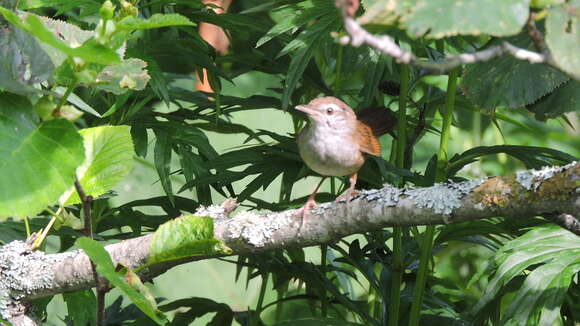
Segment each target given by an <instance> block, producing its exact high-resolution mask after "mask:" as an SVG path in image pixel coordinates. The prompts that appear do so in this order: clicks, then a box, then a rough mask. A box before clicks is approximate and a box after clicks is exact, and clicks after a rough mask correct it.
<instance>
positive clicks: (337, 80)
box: [334, 45, 344, 96]
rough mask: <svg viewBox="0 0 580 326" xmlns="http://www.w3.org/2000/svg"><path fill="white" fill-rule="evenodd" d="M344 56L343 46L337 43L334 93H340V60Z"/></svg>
mask: <svg viewBox="0 0 580 326" xmlns="http://www.w3.org/2000/svg"><path fill="white" fill-rule="evenodd" d="M343 58H344V46H342V45H338V56H337V58H336V77H335V80H334V88H335V95H336V96H339V95H340V87H341V81H342V62H343Z"/></svg>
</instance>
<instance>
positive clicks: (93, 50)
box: [0, 6, 120, 65]
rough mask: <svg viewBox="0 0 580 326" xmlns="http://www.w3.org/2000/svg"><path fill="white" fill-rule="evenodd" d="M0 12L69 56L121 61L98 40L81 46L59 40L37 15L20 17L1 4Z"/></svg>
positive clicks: (103, 60)
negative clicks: (73, 45) (72, 45)
mask: <svg viewBox="0 0 580 326" xmlns="http://www.w3.org/2000/svg"><path fill="white" fill-rule="evenodd" d="M0 14H2V15H3V16H4V18H6V20H8V21H9V22H10V23H12V24H14V25H15V26H17V27H19V28H21V29H23V30H24V31H26V32H28V33H30V34H32V35H33V36H35V37H36V38H38V39H39V40H41V41H42V42H44V43H46V44H48V45H50V46H52V47H54V48H56V49H58V50H60V51H62V52H64V53H66V54H67V55H69V56H72V57H79V58H81V59H82V60H84V61H85V62H90V63H98V64H103V65H107V64H114V63H118V62H120V60H119V56H118V55H117V53H115V51H113V50H111V49H109V48H107V47H105V46H103V45H101V44H99V43H97V42H96V41H91V40H89V41H87V42H85V43H83V45H81V46H78V47H71V46H70V45H68V44H66V43H65V42H63V41H61V40H59V39H58V38H57V37H56V36H55V34H54V33H53V32H51V31H50V30H48V29H47V28H46V27H45V26H44V24H43V23H42V21H41V20H40V18H39V17H38V16H36V15H33V14H29V13H27V14H25V16H24V17H22V18H20V17H18V16H17V15H16V14H15V13H13V12H12V11H10V10H8V9H6V8H4V7H1V6H0Z"/></svg>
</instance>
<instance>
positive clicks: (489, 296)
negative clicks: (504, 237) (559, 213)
mask: <svg viewBox="0 0 580 326" xmlns="http://www.w3.org/2000/svg"><path fill="white" fill-rule="evenodd" d="M537 264H542V265H541V266H538V267H536V268H535V269H534V266H535V265H537ZM529 269H533V271H532V272H531V273H525V271H526V270H529ZM489 270H491V271H493V274H491V275H492V277H491V279H490V280H489V284H488V285H487V287H486V289H485V293H484V295H483V296H482V297H481V299H480V300H479V302H478V303H477V304H476V305H475V307H474V309H473V310H474V312H476V313H480V312H481V311H482V310H483V308H485V307H486V306H487V305H489V304H490V303H491V302H492V301H494V300H496V299H499V298H498V296H499V295H500V293H501V292H502V291H503V290H504V289H505V287H506V286H508V283H509V282H511V281H512V280H514V279H515V278H516V277H517V276H520V275H525V281H524V283H523V285H522V286H520V287H518V289H517V291H516V298H515V300H513V301H512V302H511V303H510V307H509V308H508V310H507V311H506V314H505V315H504V316H503V318H504V323H502V325H504V324H506V323H505V322H507V320H509V319H515V320H514V321H520V322H519V323H518V324H519V325H525V324H530V323H531V324H535V325H538V323H537V321H536V322H534V320H533V318H536V315H535V314H534V313H535V312H537V311H540V310H542V309H543V308H545V309H547V310H544V311H543V312H542V315H543V316H542V319H543V320H551V321H552V322H553V321H554V318H555V317H556V316H557V314H554V311H556V312H557V311H559V306H560V305H561V303H562V301H563V299H564V296H565V294H566V292H567V290H568V287H569V286H570V282H571V280H572V277H573V275H574V274H575V273H577V272H578V271H579V270H580V237H578V236H576V235H575V234H573V233H571V232H569V231H567V230H564V229H562V228H560V227H559V226H556V225H552V224H549V225H544V226H541V227H538V228H535V229H533V230H531V231H529V232H527V233H526V234H524V235H523V236H521V237H519V238H516V239H514V240H512V241H510V242H507V243H506V244H505V245H504V246H503V247H502V248H501V249H500V250H498V251H497V253H496V254H495V256H494V257H493V260H492V263H491V265H490V268H489ZM544 313H545V314H546V315H544ZM531 318H532V319H531ZM552 322H549V323H546V324H542V325H551V324H552Z"/></svg>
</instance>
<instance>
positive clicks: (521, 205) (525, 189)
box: [0, 162, 580, 325]
mask: <svg viewBox="0 0 580 326" xmlns="http://www.w3.org/2000/svg"><path fill="white" fill-rule="evenodd" d="M579 185H580V163H578V162H575V163H571V164H568V165H566V166H563V167H552V168H544V169H542V170H538V171H535V170H529V171H521V172H518V173H517V174H516V175H512V176H507V177H491V178H485V179H479V180H472V181H467V182H461V183H452V182H448V183H441V184H436V185H434V186H432V187H428V188H412V187H411V188H405V189H398V188H395V187H392V186H389V185H387V186H385V187H383V188H382V189H374V190H366V191H362V192H361V193H360V194H359V195H358V196H357V197H356V198H354V199H353V200H352V201H351V202H349V203H346V202H339V203H326V204H321V205H319V206H317V207H316V208H314V209H313V211H312V213H311V215H309V216H307V217H305V220H304V221H303V223H302V225H301V223H300V219H299V218H298V217H296V216H295V211H294V210H288V211H284V212H276V213H272V212H268V213H260V212H248V211H243V212H240V213H237V214H235V216H233V217H230V216H229V215H230V214H229V213H230V211H232V210H233V209H234V207H233V205H232V201H226V202H225V203H224V205H222V206H210V207H207V208H202V209H200V210H199V211H198V212H197V215H199V216H208V217H211V218H214V220H215V222H214V233H215V237H216V238H218V239H220V240H222V241H223V242H224V243H225V244H226V245H227V246H228V247H230V248H231V249H232V251H233V254H242V253H252V252H259V251H263V250H269V249H277V248H287V247H306V246H310V245H315V244H321V243H328V242H333V241H336V240H338V239H340V238H342V237H345V236H347V235H350V234H354V233H363V232H369V231H374V230H380V229H382V228H384V227H388V226H395V225H426V224H444V223H459V222H464V221H470V220H476V219H484V218H491V217H498V216H500V217H505V218H529V217H533V216H538V215H541V216H548V215H549V216H556V217H559V218H560V219H562V218H564V219H565V222H566V223H560V224H561V225H563V226H566V225H572V226H577V225H578V223H577V222H578V221H577V220H575V219H576V217H578V216H580V187H579ZM570 218H573V219H574V220H575V221H572V220H570ZM150 242H151V235H145V236H141V237H138V238H134V239H129V240H125V241H122V242H119V243H116V244H111V245H108V246H107V247H106V249H107V251H108V252H109V253H110V255H111V257H112V259H113V261H114V262H115V263H119V264H122V265H124V266H127V267H130V268H131V269H133V270H140V274H141V276H142V277H143V278H144V279H151V278H153V277H155V276H156V275H159V274H162V273H164V272H165V271H166V270H168V269H169V268H171V267H173V266H176V265H178V264H182V263H185V262H188V261H194V260H201V259H207V258H214V256H204V257H191V258H188V259H182V260H179V261H173V262H166V263H161V264H157V265H152V266H147V267H144V266H146V265H147V262H148V259H149V254H150V252H149V246H150ZM143 267H144V268H143ZM94 285H95V281H94V277H93V273H92V271H91V265H90V261H89V259H88V257H87V256H86V255H85V254H84V253H83V252H82V251H79V250H76V251H71V252H66V253H60V254H48V255H47V254H44V253H42V252H39V251H32V250H31V249H30V247H29V245H28V244H26V243H24V242H20V241H14V242H11V243H9V244H7V245H5V246H3V247H1V248H0V317H1V318H3V319H6V320H10V321H16V320H18V319H17V318H21V317H22V314H23V313H25V314H26V313H28V312H27V311H26V309H24V308H22V309H8V308H10V307H26V303H27V302H28V301H29V300H30V299H34V298H39V297H44V296H49V295H52V294H56V293H62V292H67V291H75V290H80V289H86V288H90V287H93V286H94ZM13 312H14V313H13ZM15 324H16V325H20V324H18V323H15Z"/></svg>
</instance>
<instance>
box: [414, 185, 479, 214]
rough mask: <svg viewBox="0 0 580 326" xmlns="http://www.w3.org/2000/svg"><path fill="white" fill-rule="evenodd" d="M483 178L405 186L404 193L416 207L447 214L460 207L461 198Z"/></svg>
mask: <svg viewBox="0 0 580 326" xmlns="http://www.w3.org/2000/svg"><path fill="white" fill-rule="evenodd" d="M484 181H485V179H477V180H471V181H465V182H460V183H452V182H448V183H436V184H435V185H433V186H432V187H429V188H407V189H405V190H404V194H405V195H407V196H409V198H411V199H412V200H413V202H414V203H415V205H417V206H418V207H423V208H430V209H432V210H433V211H434V212H435V213H436V214H445V215H449V214H451V213H452V212H453V210H454V209H456V208H459V207H461V199H462V198H463V197H464V196H465V195H467V194H469V193H470V192H471V191H472V190H473V188H475V187H477V186H479V185H480V184H481V183H482V182H484Z"/></svg>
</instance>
